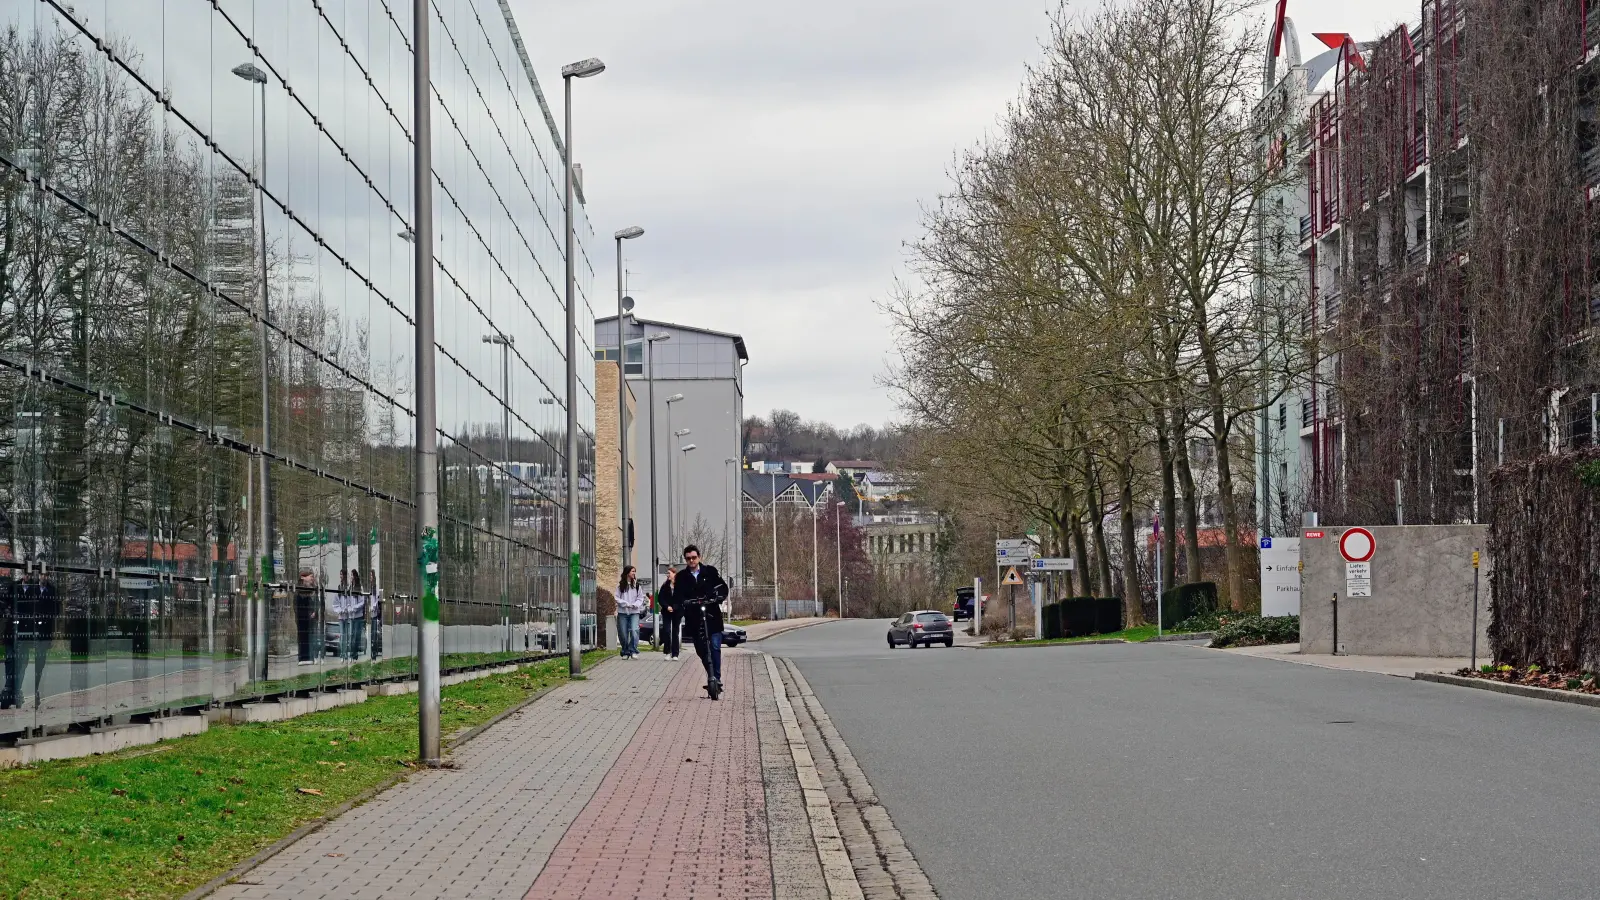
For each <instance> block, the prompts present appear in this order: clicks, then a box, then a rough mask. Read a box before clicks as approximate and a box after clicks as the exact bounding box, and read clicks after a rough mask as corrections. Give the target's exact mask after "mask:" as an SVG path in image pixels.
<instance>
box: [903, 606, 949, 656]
mask: <svg viewBox="0 0 1600 900" xmlns="http://www.w3.org/2000/svg"><path fill="white" fill-rule="evenodd" d="M955 643H956V634H955V629H954V627H953V626H952V625H951V623H950V619H949V617H948V616H946V615H945V614H944V613H942V612H939V611H938V610H932V609H919V610H917V611H915V612H908V613H906V614H905V615H903V616H901V617H900V618H898V619H895V620H894V621H893V622H890V623H889V647H890V649H893V648H895V647H898V646H900V645H901V644H905V645H906V646H907V647H910V648H912V649H916V647H917V645H919V644H944V645H945V646H946V647H953V646H955Z"/></svg>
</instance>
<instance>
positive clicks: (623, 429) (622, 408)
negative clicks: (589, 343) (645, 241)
mask: <svg viewBox="0 0 1600 900" xmlns="http://www.w3.org/2000/svg"><path fill="white" fill-rule="evenodd" d="M643 235H644V229H643V228H640V227H639V226H637V225H634V226H631V227H628V228H624V229H622V230H621V231H619V232H617V233H616V234H614V235H612V238H614V239H615V240H616V242H617V485H618V487H617V496H618V497H619V502H618V507H617V508H618V509H619V510H620V512H619V513H618V515H619V523H620V524H621V526H622V540H621V541H620V544H621V546H622V561H621V562H620V563H619V564H618V566H619V567H618V569H617V572H618V573H619V574H620V573H622V572H626V571H628V550H629V544H628V538H629V536H630V535H629V532H628V521H629V519H628V342H627V340H626V336H625V335H624V334H623V324H624V323H623V320H622V313H623V309H622V242H623V241H631V240H633V239H634V238H636V237H642V236H643Z"/></svg>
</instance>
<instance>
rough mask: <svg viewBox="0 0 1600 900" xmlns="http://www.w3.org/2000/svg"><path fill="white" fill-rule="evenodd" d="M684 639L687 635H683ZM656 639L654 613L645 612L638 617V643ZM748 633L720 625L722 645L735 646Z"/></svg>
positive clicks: (651, 641)
mask: <svg viewBox="0 0 1600 900" xmlns="http://www.w3.org/2000/svg"><path fill="white" fill-rule="evenodd" d="M684 638H685V640H687V639H688V635H685V636H684ZM655 639H656V614H655V613H645V614H644V615H642V616H640V617H639V643H641V644H651V643H655ZM749 639H750V638H749V635H747V634H746V633H745V630H744V629H743V628H740V627H739V626H737V625H724V626H723V627H722V646H724V647H737V646H739V645H740V644H742V643H744V642H745V641H747V640H749Z"/></svg>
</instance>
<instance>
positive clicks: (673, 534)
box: [667, 394, 690, 553]
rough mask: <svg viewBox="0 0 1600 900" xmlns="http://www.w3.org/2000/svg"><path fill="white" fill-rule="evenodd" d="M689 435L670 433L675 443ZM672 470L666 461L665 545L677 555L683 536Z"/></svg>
mask: <svg viewBox="0 0 1600 900" xmlns="http://www.w3.org/2000/svg"><path fill="white" fill-rule="evenodd" d="M678 396H679V397H682V396H683V395H682V394H679V395H678ZM689 434H690V431H689V429H687V428H680V429H678V430H677V431H674V432H673V433H672V437H673V439H674V441H677V440H681V439H683V438H686V437H688V436H689ZM678 449H680V450H681V449H683V448H682V447H679V448H678ZM672 468H673V460H670V459H669V460H667V543H669V544H671V545H672V552H673V553H677V552H679V547H678V541H679V540H681V539H682V538H683V534H682V532H681V531H680V530H679V528H678V493H677V490H676V489H675V488H674V487H673V486H672V485H673V480H672ZM679 468H682V466H681V465H680V466H679Z"/></svg>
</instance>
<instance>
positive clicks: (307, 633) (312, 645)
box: [294, 591, 323, 662]
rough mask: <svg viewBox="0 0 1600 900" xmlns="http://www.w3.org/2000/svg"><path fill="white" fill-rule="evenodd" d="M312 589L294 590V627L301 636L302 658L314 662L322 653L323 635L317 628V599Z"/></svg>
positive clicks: (318, 598)
mask: <svg viewBox="0 0 1600 900" xmlns="http://www.w3.org/2000/svg"><path fill="white" fill-rule="evenodd" d="M320 599H321V597H319V596H318V595H316V594H314V593H312V592H310V591H295V592H294V628H295V631H296V632H297V634H298V636H299V642H298V643H299V650H300V660H301V661H302V662H313V661H315V660H316V658H317V657H319V656H321V655H322V641H323V637H322V635H320V634H318V633H317V632H318V630H319V629H318V628H317V601H318V600H320Z"/></svg>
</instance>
